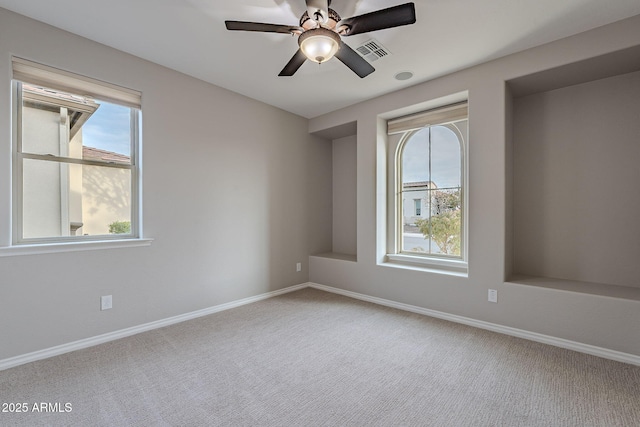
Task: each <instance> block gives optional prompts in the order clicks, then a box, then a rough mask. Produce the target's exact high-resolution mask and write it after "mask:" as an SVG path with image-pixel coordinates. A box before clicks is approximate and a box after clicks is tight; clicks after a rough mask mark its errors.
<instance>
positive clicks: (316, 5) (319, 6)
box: [306, 0, 329, 24]
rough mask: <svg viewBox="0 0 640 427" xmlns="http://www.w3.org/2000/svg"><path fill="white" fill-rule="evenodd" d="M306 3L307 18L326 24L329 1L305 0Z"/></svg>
mask: <svg viewBox="0 0 640 427" xmlns="http://www.w3.org/2000/svg"><path fill="white" fill-rule="evenodd" d="M306 2H307V13H308V14H309V18H311V19H313V20H314V21H317V22H321V23H323V24H324V23H326V22H327V20H328V19H329V0H306Z"/></svg>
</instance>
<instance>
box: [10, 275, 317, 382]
mask: <svg viewBox="0 0 640 427" xmlns="http://www.w3.org/2000/svg"><path fill="white" fill-rule="evenodd" d="M308 286H309V283H302V284H300V285H294V286H289V287H287V288H284V289H278V290H277V291H272V292H267V293H264V294H260V295H256V296H253V297H248V298H243V299H240V300H237V301H231V302H228V303H225V304H220V305H216V306H213V307H209V308H204V309H202V310H197V311H192V312H190V313H185V314H180V315H178V316H174V317H169V318H167V319H161V320H156V321H155V322H149V323H145V324H143V325H138V326H133V327H131V328H126V329H121V330H119V331H114V332H109V333H106V334H102V335H98V336H95V337H91V338H86V339H82V340H78V341H73V342H70V343H67V344H62V345H58V346H55V347H50V348H46V349H44V350H38V351H34V352H32V353H27V354H22V355H20V356H15V357H10V358H8V359H3V360H0V371H2V370H4V369H9V368H13V367H15V366H19V365H24V364H25V363H29V362H35V361H37V360H42V359H46V358H49V357H53V356H58V355H60V354H64V353H69V352H71V351H75V350H80V349H83V348H87V347H92V346H94V345H98V344H103V343H105V342H109V341H114V340H117V339H120V338H124V337H128V336H131V335H135V334H139V333H141V332H146V331H150V330H152V329H158V328H162V327H165V326H169V325H173V324H175V323H180V322H184V321H186V320H191V319H195V318H198V317H202V316H207V315H209V314H213V313H218V312H220V311H224V310H229V309H232V308H236V307H240V306H242V305H246V304H251V303H254V302H257V301H262V300H265V299H267V298H273V297H275V296H278V295H282V294H286V293H288V292H293V291H297V290H299V289H303V288H306V287H308Z"/></svg>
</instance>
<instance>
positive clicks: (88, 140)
mask: <svg viewBox="0 0 640 427" xmlns="http://www.w3.org/2000/svg"><path fill="white" fill-rule="evenodd" d="M131 128H132V126H131V108H129V107H124V106H121V105H116V104H110V103H108V102H104V101H97V100H94V99H91V98H87V97H83V96H79V95H72V94H68V93H64V92H59V91H55V90H52V89H47V88H43V87H39V86H34V85H30V84H26V83H24V84H23V85H22V152H23V153H31V154H51V155H54V156H59V157H71V158H76V159H85V160H99V161H106V162H114V163H123V164H131V141H132V140H133V139H132V135H131Z"/></svg>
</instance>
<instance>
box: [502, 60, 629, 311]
mask: <svg viewBox="0 0 640 427" xmlns="http://www.w3.org/2000/svg"><path fill="white" fill-rule="evenodd" d="M639 58H640V47H635V48H631V49H627V50H625V51H620V52H615V53H613V54H609V55H605V56H602V57H597V58H593V59H589V60H586V61H582V62H580V63H575V64H570V65H567V66H564V67H560V68H557V69H553V70H547V71H543V72H540V73H536V74H533V75H529V76H525V77H521V78H518V79H514V80H512V81H509V82H507V87H508V90H507V93H508V97H509V99H508V100H507V101H508V102H507V105H508V106H509V108H508V110H509V111H508V114H507V120H508V123H507V129H508V141H507V143H508V145H509V146H508V150H507V153H508V156H509V161H510V164H509V167H508V170H507V181H508V182H507V188H508V193H509V197H508V199H509V200H508V201H509V203H508V210H509V212H508V221H507V223H508V230H507V236H508V239H507V240H508V243H507V246H509V245H511V246H512V247H510V248H509V247H508V252H509V254H508V256H509V257H510V259H509V260H508V263H507V264H508V265H509V267H508V268H507V277H506V279H507V281H509V282H514V283H521V284H528V285H538V286H547V287H554V288H561V289H566V290H571V291H577V292H587V293H596V294H601V295H607V296H614V297H621V298H630V299H640V280H639V279H638V278H640V262H638V260H639V259H640V221H638V218H639V217H640V190H639V189H638V188H639V187H638V184H639V183H640V166H639V165H640V59H639Z"/></svg>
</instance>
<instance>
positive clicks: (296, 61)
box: [278, 49, 357, 77]
mask: <svg viewBox="0 0 640 427" xmlns="http://www.w3.org/2000/svg"><path fill="white" fill-rule="evenodd" d="M356 55H357V54H356ZM306 60H307V57H306V56H304V53H302V50H300V49H298V51H297V52H296V53H295V55H293V58H291V59H290V60H289V62H287V65H285V66H284V68H283V69H282V71H280V74H278V75H279V76H287V77H288V76H293V75H294V74H295V73H296V71H298V68H300V67H301V66H302V64H304V61H306Z"/></svg>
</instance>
